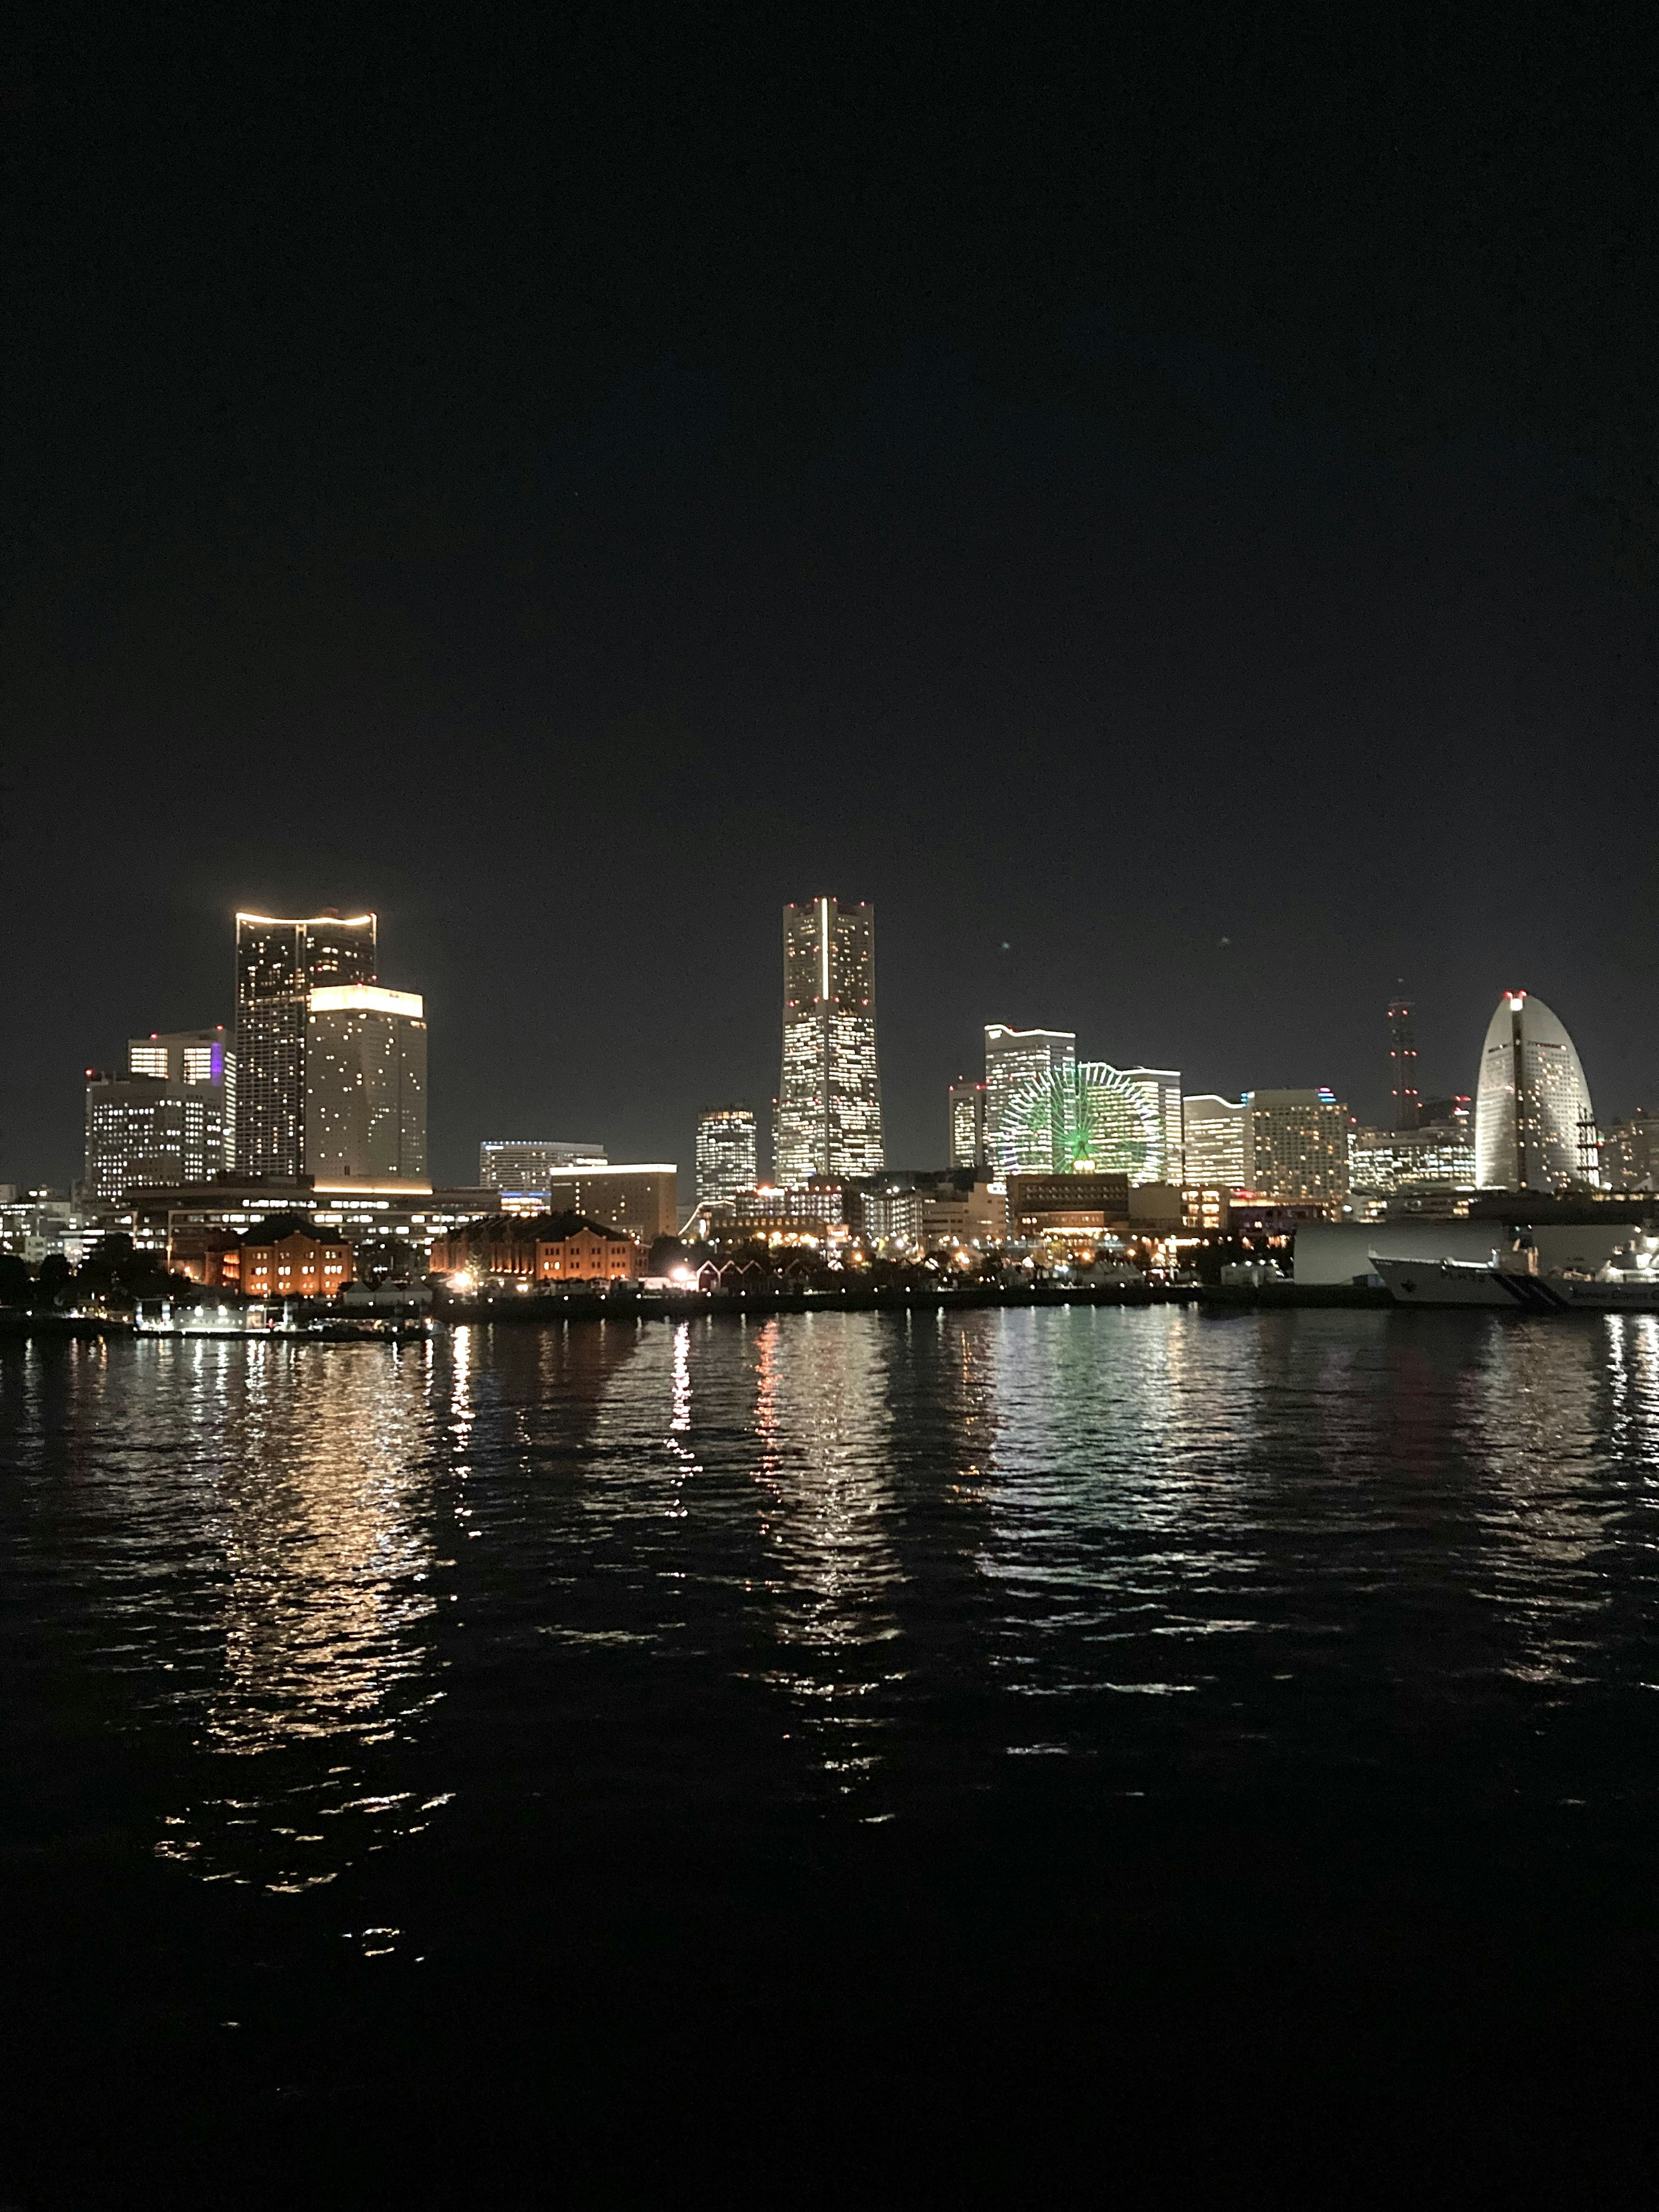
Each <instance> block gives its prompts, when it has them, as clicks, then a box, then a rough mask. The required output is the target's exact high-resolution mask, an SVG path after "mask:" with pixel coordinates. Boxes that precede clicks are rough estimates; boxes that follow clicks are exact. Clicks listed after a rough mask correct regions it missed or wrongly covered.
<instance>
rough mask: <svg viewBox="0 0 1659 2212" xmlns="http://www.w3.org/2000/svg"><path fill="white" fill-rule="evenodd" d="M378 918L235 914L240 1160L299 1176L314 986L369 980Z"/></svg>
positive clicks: (260, 1171) (248, 1171)
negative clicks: (295, 918) (289, 918)
mask: <svg viewBox="0 0 1659 2212" xmlns="http://www.w3.org/2000/svg"><path fill="white" fill-rule="evenodd" d="M375 935H376V930H375V919H374V915H372V914H361V915H352V916H350V917H349V918H348V919H342V918H341V916H340V915H313V916H312V917H311V918H310V919H309V920H308V921H279V920H277V919H276V918H275V917H273V916H272V915H263V914H239V915H237V917H236V1166H237V1168H238V1170H240V1172H241V1173H242V1174H244V1175H267V1176H297V1175H299V1174H301V1172H302V1171H303V1169H304V1165H305V1152H306V1143H305V1108H306V1024H307V1018H308V1014H309V1008H310V1001H311V994H312V993H313V990H316V989H318V988H319V987H321V986H324V985H329V984H343V983H372V982H373V981H374V975H375Z"/></svg>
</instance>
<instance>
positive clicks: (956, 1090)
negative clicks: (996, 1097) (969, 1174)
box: [951, 1075, 990, 1168]
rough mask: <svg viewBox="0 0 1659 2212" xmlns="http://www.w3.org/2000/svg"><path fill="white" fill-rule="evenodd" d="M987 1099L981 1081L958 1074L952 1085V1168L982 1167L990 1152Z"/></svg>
mask: <svg viewBox="0 0 1659 2212" xmlns="http://www.w3.org/2000/svg"><path fill="white" fill-rule="evenodd" d="M985 1099H986V1090H985V1085H983V1084H982V1083H975V1081H974V1079H973V1078H972V1076H970V1075H969V1076H958V1077H957V1080H956V1081H955V1082H954V1083H953V1084H952V1085H951V1166H952V1167H953V1168H982V1167H984V1166H985V1165H986V1164H987V1161H988V1159H989V1158H990V1155H989V1153H988V1152H987V1151H986V1149H985Z"/></svg>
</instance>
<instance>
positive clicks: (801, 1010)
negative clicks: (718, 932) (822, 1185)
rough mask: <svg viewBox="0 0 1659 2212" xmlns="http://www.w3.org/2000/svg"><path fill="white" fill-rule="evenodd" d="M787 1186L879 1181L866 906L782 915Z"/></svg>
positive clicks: (830, 903)
mask: <svg viewBox="0 0 1659 2212" xmlns="http://www.w3.org/2000/svg"><path fill="white" fill-rule="evenodd" d="M774 1139H775V1172H776V1175H777V1179H778V1181H779V1182H781V1183H785V1184H792V1183H801V1182H805V1181H806V1179H807V1177H808V1176H814V1175H825V1176H868V1175H878V1174H879V1173H880V1172H881V1169H882V1167H883V1164H884V1153H883V1150H882V1141H881V1078H880V1075H879V1073H878V1069H877V1066H876V917H875V914H874V911H873V909H872V908H870V907H869V906H867V905H866V903H865V902H864V901H863V900H861V899H860V902H859V903H858V904H857V905H856V906H843V905H842V903H841V902H840V901H839V900H838V899H832V898H817V899H811V900H808V901H806V902H805V903H804V904H802V905H799V906H787V907H785V908H784V910H783V1072H782V1079H781V1082H780V1084H779V1085H778V1103H777V1119H776V1123H775V1130H774Z"/></svg>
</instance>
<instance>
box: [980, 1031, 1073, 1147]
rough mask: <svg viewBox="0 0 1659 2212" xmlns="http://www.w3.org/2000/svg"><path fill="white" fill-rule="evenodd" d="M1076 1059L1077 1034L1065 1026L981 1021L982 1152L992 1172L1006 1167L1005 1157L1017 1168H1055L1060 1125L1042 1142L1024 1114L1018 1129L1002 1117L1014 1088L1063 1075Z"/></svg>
mask: <svg viewBox="0 0 1659 2212" xmlns="http://www.w3.org/2000/svg"><path fill="white" fill-rule="evenodd" d="M1076 1063H1077V1038H1076V1036H1074V1034H1073V1032H1072V1031H1071V1030H1011V1029H1009V1028H1008V1027H1007V1025H1006V1024H1005V1023H1002V1022H987V1024H986V1025H985V1152H986V1158H987V1160H988V1161H989V1163H990V1164H991V1166H992V1168H993V1170H994V1171H995V1172H996V1173H997V1174H999V1175H1004V1174H1006V1173H1008V1172H1010V1170H1009V1169H1008V1167H1007V1165H1006V1163H1007V1162H1008V1161H1010V1160H1012V1161H1014V1163H1015V1165H1014V1167H1013V1170H1012V1172H1014V1173H1016V1174H1025V1175H1046V1174H1051V1173H1053V1172H1054V1170H1055V1168H1056V1164H1057V1162H1058V1159H1059V1155H1060V1152H1061V1151H1062V1150H1063V1149H1064V1139H1063V1134H1062V1132H1061V1131H1060V1129H1059V1128H1054V1129H1052V1130H1050V1132H1049V1133H1048V1139H1047V1140H1046V1143H1045V1140H1044V1139H1043V1136H1042V1131H1041V1130H1040V1129H1033V1128H1031V1127H1030V1116H1029V1115H1027V1116H1026V1117H1025V1122H1024V1125H1023V1126H1022V1128H1021V1129H1020V1131H1019V1132H1018V1134H1016V1133H1013V1132H1012V1131H1008V1130H1006V1129H1005V1123H1006V1121H1007V1118H1008V1110H1009V1107H1010V1104H1011V1103H1012V1100H1013V1098H1014V1097H1015V1096H1016V1095H1017V1094H1018V1093H1019V1092H1021V1091H1029V1090H1030V1086H1031V1085H1033V1084H1036V1083H1047V1082H1048V1080H1049V1079H1050V1078H1051V1077H1052V1076H1055V1075H1063V1074H1064V1073H1065V1072H1066V1069H1068V1068H1071V1067H1073V1066H1075V1065H1076ZM1057 1110H1058V1109H1057Z"/></svg>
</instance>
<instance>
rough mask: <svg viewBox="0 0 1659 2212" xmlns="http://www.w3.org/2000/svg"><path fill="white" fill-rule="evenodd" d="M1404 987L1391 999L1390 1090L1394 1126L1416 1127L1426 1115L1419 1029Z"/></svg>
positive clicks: (1401, 1127)
mask: <svg viewBox="0 0 1659 2212" xmlns="http://www.w3.org/2000/svg"><path fill="white" fill-rule="evenodd" d="M1403 991H1404V986H1403V985H1402V986H1401V987H1400V988H1398V989H1396V991H1395V995H1394V996H1393V998H1392V999H1390V1000H1389V1095H1390V1096H1391V1097H1392V1098H1393V1100H1394V1126H1395V1128H1396V1129H1414V1128H1415V1127H1417V1125H1418V1123H1419V1121H1421V1119H1422V1118H1423V1115H1422V1109H1423V1096H1422V1093H1421V1091H1419V1089H1418V1087H1417V1031H1416V1029H1415V1026H1414V1025H1413V1020H1412V1002H1411V1000H1409V999H1407V998H1406V997H1405V996H1404V995H1403Z"/></svg>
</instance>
